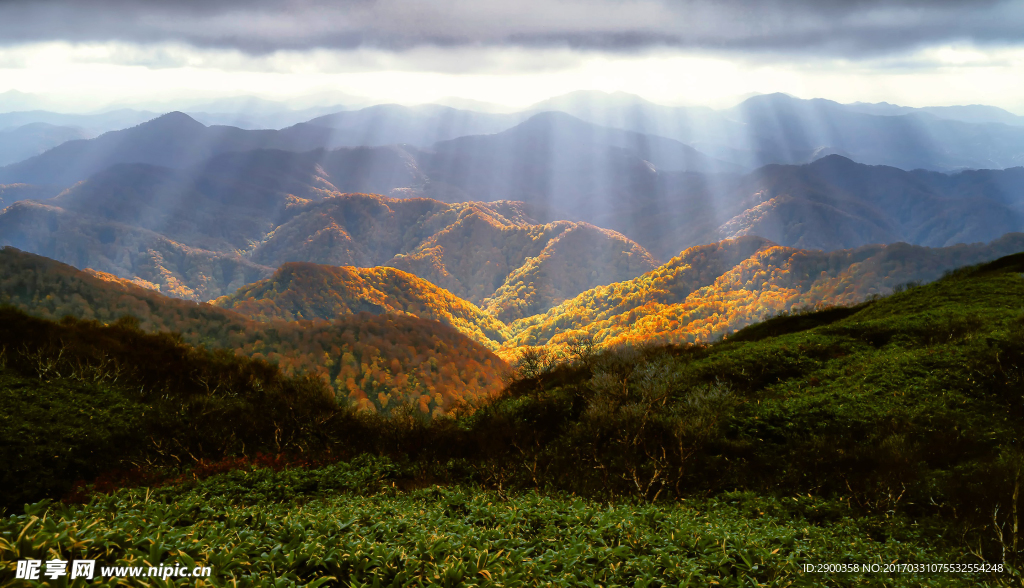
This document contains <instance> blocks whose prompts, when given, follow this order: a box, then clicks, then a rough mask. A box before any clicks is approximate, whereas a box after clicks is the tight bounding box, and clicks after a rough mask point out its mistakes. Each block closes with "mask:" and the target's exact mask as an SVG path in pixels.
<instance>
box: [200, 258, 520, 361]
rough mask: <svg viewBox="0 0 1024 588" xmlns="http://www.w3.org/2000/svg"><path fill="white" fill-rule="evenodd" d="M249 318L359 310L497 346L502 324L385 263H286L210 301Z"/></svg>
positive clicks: (311, 316) (329, 315)
mask: <svg viewBox="0 0 1024 588" xmlns="http://www.w3.org/2000/svg"><path fill="white" fill-rule="evenodd" d="M214 304H215V305H216V306H219V307H221V308H227V309H229V310H232V311H234V312H237V313H239V314H242V315H244V316H247V317H249V318H251V319H254V320H261V321H266V320H272V319H284V320H289V321H292V320H312V319H326V320H332V319H335V318H339V317H346V316H351V315H353V314H359V313H361V312H368V313H370V314H374V315H380V314H395V315H411V316H416V317H419V318H422V319H426V320H431V321H437V322H439V323H443V324H446V325H448V326H450V327H452V328H454V329H455V330H457V331H459V332H460V333H462V334H463V335H466V336H467V337H469V338H470V339H473V340H474V341H476V342H477V343H480V344H481V345H483V346H485V347H487V348H488V349H491V350H492V351H493V350H496V349H497V348H498V346H499V345H500V344H501V343H503V342H504V341H505V339H507V338H508V332H507V327H506V326H505V325H504V324H503V323H502V322H501V321H498V320H497V319H495V318H494V317H492V316H491V315H489V314H487V313H486V312H484V311H482V310H480V309H479V308H477V307H476V305H474V304H472V303H471V302H467V301H465V300H463V299H461V298H459V297H457V296H454V295H452V294H451V293H449V292H448V291H447V290H444V289H443V288H439V287H437V286H435V285H433V284H431V283H430V282H428V281H426V280H423V279H421V278H417V277H416V276H414V275H412V274H409V273H406V272H403V271H400V270H396V269H394V268H390V267H375V268H355V267H336V266H329V265H317V264H313V263H295V262H291V263H286V264H284V265H282V266H281V267H280V268H278V269H277V271H276V272H274V275H273V276H272V277H270V278H267V279H266V280H261V281H259V282H256V283H255V284H249V285H248V286H243V287H242V288H240V289H239V290H238V291H236V292H235V293H233V294H230V295H228V296H222V297H221V298H218V299H217V300H216V301H214Z"/></svg>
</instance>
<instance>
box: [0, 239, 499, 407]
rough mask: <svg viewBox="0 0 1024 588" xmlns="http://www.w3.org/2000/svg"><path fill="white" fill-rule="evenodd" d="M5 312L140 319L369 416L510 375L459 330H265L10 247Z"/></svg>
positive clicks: (276, 326) (375, 325) (409, 323)
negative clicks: (311, 380)
mask: <svg viewBox="0 0 1024 588" xmlns="http://www.w3.org/2000/svg"><path fill="white" fill-rule="evenodd" d="M0 304H10V305H13V306H15V307H16V308H18V309H21V310H23V311H25V312H28V313H30V314H33V315H36V316H41V317H43V318H48V319H51V320H58V319H60V318H61V317H63V316H65V315H70V316H73V317H76V318H84V319H95V320H99V321H100V322H103V323H111V322H114V321H115V320H116V319H118V318H120V317H121V316H124V315H126V314H127V315H132V316H134V317H136V318H137V319H139V324H140V326H141V328H143V329H145V330H147V331H159V332H168V331H174V332H178V333H181V334H182V335H183V338H184V340H185V341H186V342H188V343H191V344H193V345H204V346H206V347H209V348H214V349H217V348H220V349H227V350H230V351H232V352H234V353H236V354H241V355H245V356H247V357H254V358H257V359H265V360H268V361H271V362H274V363H276V364H277V365H278V366H279V367H280V368H281V370H282V372H284V373H285V374H286V375H293V374H303V373H307V374H316V375H319V376H320V377H321V378H323V379H324V380H325V381H326V382H329V383H330V385H331V386H332V387H333V388H334V391H335V393H336V394H337V396H338V399H339V400H340V401H341V402H348V403H351V404H352V405H353V406H355V407H357V408H362V409H364V410H371V411H380V412H387V411H388V410H390V409H391V408H394V407H395V406H396V405H400V404H403V403H404V404H408V405H411V406H412V407H414V408H418V409H419V410H420V411H422V412H424V413H427V414H433V415H437V414H441V413H444V412H445V411H447V410H449V409H451V408H452V407H453V406H455V405H458V404H469V405H474V404H479V403H481V402H482V401H485V400H486V399H487V398H488V397H489V396H491V395H494V394H496V393H497V392H498V391H499V390H500V389H501V386H502V384H501V372H502V370H504V369H505V367H506V366H505V363H504V362H503V361H502V360H501V359H499V358H498V357H497V356H495V355H494V354H493V353H491V352H490V351H488V350H487V349H486V348H485V347H483V346H482V345H480V344H478V343H476V342H474V341H472V340H470V339H469V338H467V337H465V336H463V335H462V334H460V333H458V332H457V331H456V330H454V329H452V328H450V327H448V326H447V325H444V324H440V323H437V322H433V321H427V320H423V319H419V318H416V317H415V316H410V315H405V316H399V315H395V314H383V315H380V316H370V315H358V316H346V317H340V318H335V319H334V320H332V321H301V322H289V321H284V320H274V321H269V322H258V321H253V320H250V319H248V318H245V317H243V316H242V315H240V314H237V313H235V312H232V311H230V310H226V309H223V308H218V307H216V306H212V305H209V304H196V303H194V302H188V301H184V300H178V299H174V298H169V297H167V296H162V295H160V294H158V293H156V292H153V291H152V290H148V289H145V288H140V287H138V286H136V285H134V284H131V283H129V282H126V281H124V280H120V279H118V278H116V277H114V276H112V275H109V274H104V273H101V272H92V271H90V272H83V271H79V270H76V269H74V268H72V267H70V266H67V265H64V264H61V263H58V262H56V261H53V260H51V259H46V258H44V257H40V256H37V255H32V254H29V253H24V252H21V251H18V250H16V249H12V248H9V247H7V248H0Z"/></svg>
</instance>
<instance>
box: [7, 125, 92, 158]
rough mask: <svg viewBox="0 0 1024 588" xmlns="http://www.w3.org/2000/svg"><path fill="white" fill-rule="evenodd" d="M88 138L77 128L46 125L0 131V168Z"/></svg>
mask: <svg viewBox="0 0 1024 588" xmlns="http://www.w3.org/2000/svg"><path fill="white" fill-rule="evenodd" d="M90 136H91V135H90V134H89V133H87V132H86V131H84V130H82V129H80V128H78V127H58V126H54V125H50V124H47V123H31V124H27V125H23V126H20V127H14V128H11V129H6V130H0V166H4V165H7V164H10V163H15V162H18V161H21V160H23V159H28V158H29V157H32V156H33V155H39V154H40V153H42V152H43V151H46V150H47V149H50V148H52V147H56V146H57V145H60V144H61V143H65V142H67V141H72V140H75V139H88V138H89V137H90Z"/></svg>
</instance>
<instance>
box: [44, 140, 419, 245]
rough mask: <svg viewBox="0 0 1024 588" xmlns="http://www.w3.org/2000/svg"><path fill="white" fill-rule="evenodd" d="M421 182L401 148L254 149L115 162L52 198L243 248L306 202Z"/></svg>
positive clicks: (195, 240) (190, 238)
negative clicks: (165, 163) (188, 162)
mask: <svg viewBox="0 0 1024 588" xmlns="http://www.w3.org/2000/svg"><path fill="white" fill-rule="evenodd" d="M420 182H422V178H421V177H420V176H419V175H417V172H416V166H415V162H414V161H413V160H412V158H411V157H410V156H409V155H408V154H407V153H405V152H404V151H402V150H401V149H398V148H390V147H379V148H355V149H338V150H334V151H323V150H316V151H311V152H305V153H292V152H287V151H273V150H254V151H247V152H243V153H228V154H224V155H219V156H216V157H213V158H211V159H210V160H207V161H205V162H203V163H202V164H200V165H198V166H196V167H193V168H190V169H186V170H173V169H168V168H165V167H157V166H150V165H142V164H123V165H116V166H113V167H111V168H108V169H106V170H104V171H102V172H100V173H98V174H96V175H94V176H93V177H91V178H89V179H88V180H86V181H85V182H82V183H79V184H77V185H75V186H73V187H72V188H70V189H68V190H67V191H66V192H65V193H63V194H61V195H60V196H59V197H57V198H56V199H55V200H53V201H52V202H50V203H49V204H52V205H55V206H59V207H61V208H64V209H67V210H73V211H76V212H78V213H81V214H83V215H95V216H98V217H100V218H102V219H105V220H113V221H117V222H119V223H123V224H127V225H132V226H137V227H142V228H145V229H148V230H152V231H155V232H158V233H160V234H163V235H165V236H167V237H169V238H171V239H174V240H175V241H178V242H180V243H183V244H186V245H189V246H192V247H200V248H203V249H209V250H214V251H224V252H229V251H231V252H244V251H251V250H252V248H253V247H254V246H255V244H256V243H259V242H260V241H262V240H263V239H264V238H266V236H267V235H268V234H269V233H270V232H272V231H273V230H274V229H275V228H276V227H277V226H278V225H280V224H281V223H284V222H285V221H287V220H288V219H289V218H291V217H292V216H293V215H294V214H295V211H296V210H297V208H296V206H298V205H300V204H302V203H304V202H307V201H316V200H320V199H322V198H324V197H326V196H330V195H334V194H338V193H340V192H348V191H361V190H373V191H381V192H388V191H390V190H392V189H394V188H397V187H400V186H407V185H409V184H417V183H420Z"/></svg>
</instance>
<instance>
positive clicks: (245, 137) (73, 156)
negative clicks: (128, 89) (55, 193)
mask: <svg viewBox="0 0 1024 588" xmlns="http://www.w3.org/2000/svg"><path fill="white" fill-rule="evenodd" d="M330 136H331V132H330V131H329V130H328V129H325V128H323V127H318V126H313V125H296V126H294V127H290V128H288V129H284V130H281V131H273V130H263V131H247V130H243V129H238V128H235V127H217V126H214V127H207V126H205V125H203V124H201V123H199V122H197V121H196V120H194V119H192V118H191V117H189V116H188V115H186V114H183V113H180V112H172V113H170V114H165V115H163V116H161V117H159V118H156V119H153V120H151V121H148V122H146V123H143V124H141V125H138V126H136V127H132V128H130V129H124V130H121V131H112V132H109V133H105V134H103V135H100V136H99V137H97V138H95V139H90V140H87V141H70V142H67V143H64V144H62V145H60V146H58V147H55V148H53V149H51V150H49V151H47V152H45V153H43V154H41V155H38V156H36V157H33V158H30V159H28V160H25V161H22V162H19V163H15V164H12V165H8V166H6V167H4V168H0V183H19V182H21V183H29V184H59V185H65V186H68V185H71V184H74V183H75V182H78V181H81V180H84V179H86V178H88V177H89V176H91V175H93V174H95V173H97V172H100V171H103V170H105V169H106V168H108V167H110V166H112V165H116V164H119V163H148V164H151V165H159V166H164V167H173V168H185V167H190V166H194V165H198V164H201V163H202V162H205V161H207V160H209V159H210V158H211V157H214V156H216V155H220V154H223V153H228V152H233V151H250V150H254V149H262V148H276V149H283V150H286V151H309V150H312V149H316V148H318V147H324V146H325V145H327V144H328V143H329V142H330Z"/></svg>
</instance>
